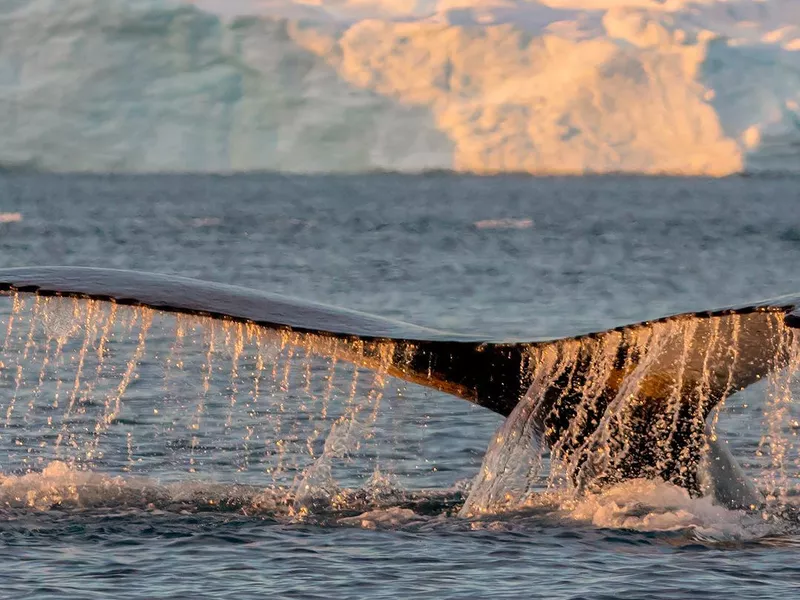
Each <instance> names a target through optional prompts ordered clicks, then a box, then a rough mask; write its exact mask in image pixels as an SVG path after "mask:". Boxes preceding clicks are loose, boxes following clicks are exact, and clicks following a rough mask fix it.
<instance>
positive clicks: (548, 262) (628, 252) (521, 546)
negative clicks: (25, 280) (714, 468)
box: [0, 174, 800, 598]
mask: <svg viewBox="0 0 800 600" xmlns="http://www.w3.org/2000/svg"><path fill="white" fill-rule="evenodd" d="M799 183H800V182H799V181H798V180H793V179H777V178H776V179H741V178H733V179H724V180H698V179H657V178H655V179H654V178H614V177H610V178H586V179H532V178H527V177H499V178H474V177H461V176H458V177H457V176H450V175H426V176H395V175H370V176H352V177H301V176H293V177H285V176H279V175H248V176H234V177H213V176H207V177H194V176H161V177H112V176H103V177H101V176H48V175H33V174H9V175H5V176H3V177H2V179H0V213H3V214H10V215H14V218H13V219H11V218H9V219H4V220H3V222H2V223H0V267H11V266H25V265H48V264H65V265H84V266H103V267H116V268H128V269H138V270H150V271H157V272H162V273H174V274H180V275H188V276H195V277H200V278H205V279H210V280H215V281H221V282H227V283H236V284H241V285H246V286H249V287H253V288H256V289H263V290H267V291H271V292H279V293H284V294H289V295H294V296H299V297H302V298H306V299H311V300H317V301H322V302H326V303H331V304H336V305H340V306H344V307H348V308H356V309H359V310H364V311H368V312H373V313H376V314H381V315H384V316H388V317H394V318H400V319H403V320H406V321H410V322H414V323H418V324H422V325H429V326H434V327H438V328H440V329H448V330H455V331H460V332H464V333H469V334H485V335H486V336H487V337H489V338H493V339H498V338H499V339H514V340H523V341H524V340H530V339H535V338H541V337H547V336H560V335H571V334H576V333H581V332H586V331H592V330H600V329H605V328H608V327H612V326H615V325H620V324H624V323H627V322H632V321H637V320H642V319H647V318H654V317H659V316H663V315H665V314H668V313H672V312H678V311H682V310H697V309H706V308H715V307H718V306H725V305H729V304H738V303H743V302H746V301H750V300H754V299H760V298H764V297H769V296H775V295H780V294H784V293H789V292H793V291H798V290H800V275H798V274H797V273H796V272H795V271H796V269H795V268H794V265H796V264H797V259H798V258H799V257H800V241H799V240H800V216H797V215H796V214H795V211H794V207H795V206H796V205H797V201H798V200H800V197H798V194H799V193H800V192H798V190H799V189H800V186H798V184H799ZM0 302H2V309H1V310H2V313H0V314H2V324H3V331H2V332H0V334H2V336H3V339H0V343H3V344H4V346H3V351H4V355H3V359H2V360H3V366H2V369H0V373H2V387H1V388H0V389H1V391H2V397H1V398H0V450H1V451H2V454H0V460H2V475H0V505H2V506H0V511H2V512H1V513H0V514H1V516H2V524H0V543H2V546H0V552H2V555H3V556H2V564H3V567H2V568H0V573H2V580H3V587H2V591H0V595H4V596H7V597H75V596H79V597H98V598H100V597H107V596H109V595H110V594H112V593H113V594H114V595H115V596H119V597H186V596H195V597H258V596H274V595H285V596H290V595H291V596H293V597H310V598H313V597H331V596H335V597H387V598H388V597H421V598H423V597H431V596H434V595H435V596H441V597H452V598H467V597H511V596H520V595H523V596H525V597H547V598H561V597H563V598H575V597H593V598H597V597H612V596H614V597H618V596H619V595H620V594H627V595H628V596H631V597H670V598H674V597H695V596H697V597H700V596H703V597H706V596H707V595H708V594H712V595H729V596H734V597H759V598H763V597H779V596H780V597H785V596H787V595H789V594H791V593H792V591H793V590H794V589H795V586H796V585H797V584H796V582H797V579H798V576H800V571H799V570H798V568H797V567H796V566H795V562H796V560H795V559H796V556H797V554H796V550H795V548H796V546H797V544H798V542H799V541H800V524H799V523H798V520H797V517H796V514H795V513H794V511H793V505H794V502H795V500H794V499H795V497H796V495H797V489H798V488H797V481H796V478H797V474H798V471H800V467H798V464H797V444H796V441H795V437H796V432H797V431H798V430H800V425H798V421H797V418H798V416H799V415H800V411H798V410H797V408H796V407H795V406H794V402H793V394H792V387H793V385H794V384H793V381H792V380H791V378H783V379H780V378H779V379H773V380H771V381H768V382H765V383H763V384H759V385H757V386H754V387H753V388H752V389H750V390H748V391H747V392H744V393H742V394H738V395H735V396H733V397H732V398H730V399H729V400H728V401H727V402H726V406H725V408H724V410H723V412H722V414H720V415H719V420H718V433H719V435H720V437H721V439H724V440H725V441H726V442H727V443H728V445H729V447H730V448H731V450H732V452H733V454H734V455H736V456H737V458H738V459H739V461H740V462H741V463H742V465H743V466H744V468H745V471H746V472H747V474H748V475H749V476H750V477H752V478H753V479H754V480H755V481H756V483H757V484H758V485H759V487H760V488H761V489H762V490H763V491H764V492H766V493H767V494H768V495H769V496H770V497H771V498H773V499H775V498H777V499H778V500H777V501H776V502H777V504H778V505H779V506H780V507H782V510H781V511H750V512H744V511H732V510H727V509H724V508H721V507H719V506H716V505H714V504H713V503H712V502H711V501H709V500H708V499H692V498H690V497H689V496H688V495H687V494H686V493H685V492H684V491H683V490H681V489H679V488H676V487H673V486H669V485H667V484H664V483H657V482H649V481H634V482H629V483H625V484H621V485H618V486H615V487H613V488H611V489H609V490H606V491H605V492H603V493H601V494H599V495H598V494H590V495H586V496H575V495H574V494H569V493H566V491H565V490H564V488H563V487H561V486H559V485H557V484H556V485H554V482H553V481H552V480H550V478H549V473H548V471H547V467H548V466H549V465H547V464H543V465H539V466H541V467H543V468H541V469H538V467H537V470H535V472H531V471H530V470H528V472H529V474H530V475H531V477H530V479H529V480H528V481H527V482H526V486H525V488H524V489H523V490H518V489H517V488H516V487H514V486H511V488H509V489H514V490H517V491H518V492H519V494H517V496H516V497H515V498H516V500H517V501H516V502H515V503H514V504H513V505H507V504H506V505H504V504H503V503H500V504H499V505H491V504H486V503H484V504H483V505H482V508H488V510H479V511H469V510H466V511H465V510H464V507H465V506H469V505H468V504H467V505H465V501H466V500H467V498H469V495H470V493H471V492H472V491H473V487H474V485H475V481H476V479H475V477H476V475H478V474H479V473H480V472H481V466H482V463H483V462H484V461H485V460H488V459H492V458H493V457H495V458H496V457H497V450H496V447H495V446H496V444H495V442H496V439H497V432H498V431H499V432H502V431H503V429H502V428H501V426H502V425H503V420H502V418H501V417H499V416H498V415H495V414H492V413H490V412H488V411H486V410H485V409H481V408H476V407H473V406H471V405H470V404H468V403H466V402H464V401H463V400H459V399H456V398H454V397H450V396H447V395H444V394H440V393H438V392H433V391H430V390H426V389H424V388H421V387H419V386H416V385H413V384H405V383H403V382H400V381H398V380H395V379H393V378H392V377H390V376H388V375H387V373H386V369H385V368H382V367H381V364H380V360H378V361H377V363H375V364H372V365H371V366H372V367H373V368H371V369H366V368H363V367H359V366H358V365H354V364H352V362H349V361H347V360H342V361H335V360H334V361H331V360H329V359H325V360H323V359H322V358H320V356H319V353H318V352H315V351H314V348H313V347H312V346H313V345H312V344H311V343H309V344H308V345H306V346H304V345H303V344H299V345H298V344H292V343H287V342H288V341H287V340H286V339H282V338H281V336H280V335H276V334H268V333H265V332H262V331H257V330H254V329H253V328H249V327H247V326H245V325H239V324H232V323H224V322H207V321H206V320H203V319H197V318H189V317H175V316H173V315H163V314H160V313H154V312H153V311H147V310H141V309H139V310H134V309H130V308H125V307H114V306H112V305H108V304H104V303H93V302H85V301H73V300H57V299H43V298H40V299H36V298H34V297H32V296H26V295H19V296H11V297H7V298H4V299H2V300H1V301H0ZM523 424H524V423H523ZM510 425H513V423H511V424H506V427H509V426H510ZM522 433H524V427H523V428H522ZM514 448H515V451H518V454H519V456H518V457H516V458H515V457H514V456H512V457H511V458H512V459H514V460H512V462H514V461H515V460H517V458H518V459H519V460H527V459H529V458H530V453H527V452H525V450H524V447H523V448H522V450H521V451H520V450H519V447H517V446H515V447H514ZM487 450H488V454H487ZM493 451H494V452H495V454H492V452H493ZM501 458H502V459H503V460H506V461H507V460H508V458H509V457H508V456H505V455H502V453H501ZM543 461H544V463H547V457H544V459H543ZM515 464H518V461H517V462H516V463H515ZM515 485H516V483H515ZM773 505H775V502H773Z"/></svg>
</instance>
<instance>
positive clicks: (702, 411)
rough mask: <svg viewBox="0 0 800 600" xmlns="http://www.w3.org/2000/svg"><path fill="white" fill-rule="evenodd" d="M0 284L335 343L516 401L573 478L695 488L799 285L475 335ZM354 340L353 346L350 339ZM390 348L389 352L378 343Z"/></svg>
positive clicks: (33, 275) (794, 304)
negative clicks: (513, 335)
mask: <svg viewBox="0 0 800 600" xmlns="http://www.w3.org/2000/svg"><path fill="white" fill-rule="evenodd" d="M0 293H31V294H37V295H41V296H64V297H74V298H86V299H94V300H102V301H108V302H114V303H117V304H124V305H132V306H141V307H148V308H151V309H155V310H159V311H167V312H175V313H184V314H189V315H198V316H207V317H210V318H214V319H226V320H232V321H237V322H242V323H247V324H253V325H255V326H258V327H262V328H265V329H272V330H278V331H281V332H284V333H287V334H290V335H291V336H294V337H293V338H292V339H295V340H297V343H300V340H302V339H304V338H305V339H308V336H314V337H316V338H319V339H320V340H334V341H336V342H337V343H334V344H325V343H322V344H320V345H319V346H320V348H321V350H320V352H321V353H323V354H324V353H326V352H327V353H329V354H334V353H335V355H336V356H337V357H340V358H344V359H346V360H351V361H352V362H356V363H358V364H362V365H365V366H367V367H372V368H375V366H376V364H377V357H378V356H382V357H383V358H382V360H381V364H382V365H383V367H384V368H387V370H388V372H389V373H390V374H391V375H393V376H396V377H399V378H401V379H405V380H408V381H412V382H414V383H418V384H422V385H425V386H428V387H431V388H435V389H437V390H441V391H444V392H447V393H450V394H453V395H455V396H458V397H461V398H464V399H466V400H469V401H471V402H474V403H476V404H478V405H480V406H484V407H486V408H488V409H490V410H492V411H494V412H497V413H500V414H502V415H504V416H508V415H509V414H511V412H512V411H513V410H514V408H515V407H516V406H517V405H518V404H519V403H520V402H522V401H524V402H528V403H530V410H529V411H527V413H526V414H530V417H529V418H530V419H532V423H533V425H534V428H535V429H536V431H538V433H539V434H540V435H541V436H542V438H543V440H544V441H545V442H546V444H547V445H548V447H549V448H550V451H551V453H552V456H553V457H554V458H555V459H557V460H558V461H559V462H561V463H562V464H564V465H565V466H566V470H567V472H568V474H569V476H570V478H571V479H572V481H573V482H575V483H576V484H577V485H579V486H582V487H587V486H588V487H592V486H602V485H606V484H608V483H613V482H616V481H619V480H622V479H627V478H635V477H659V478H663V479H664V480H666V481H670V482H673V483H675V484H677V485H681V486H683V487H685V488H687V489H689V490H690V492H693V493H698V494H699V493H701V491H702V490H701V486H700V482H699V476H698V468H699V466H700V463H701V461H702V458H703V456H704V453H705V452H706V450H707V448H708V444H707V433H706V420H707V417H708V415H709V414H710V412H711V411H712V409H713V408H714V407H715V406H717V405H719V404H720V403H721V402H723V401H724V400H725V398H727V397H728V396H729V395H731V394H733V393H735V392H737V391H739V390H741V389H744V388H745V387H747V386H749V385H751V384H753V383H755V382H757V381H758V380H760V379H762V378H764V377H766V376H767V375H769V374H770V373H772V372H774V371H776V370H780V369H782V368H784V367H786V366H787V365H788V364H789V363H790V361H791V360H792V359H793V350H792V349H793V347H794V346H793V341H794V330H795V328H798V327H800V296H785V297H782V298H778V299H774V300H768V301H762V302H758V303H752V304H747V305H744V306H738V307H729V308H724V309H719V310H713V311H703V312H692V313H682V314H676V315H671V316H667V317H663V318H660V319H657V320H653V321H645V322H640V323H634V324H631V325H626V326H623V327H618V328H615V329H611V330H608V331H602V332H593V333H587V334H582V335H575V336H573V337H567V338H562V339H542V340H534V341H529V342H516V341H513V342H512V341H503V340H490V339H481V338H476V337H474V336H469V335H462V334H457V333H450V332H446V331H440V330H437V329H431V328H426V327H419V326H416V325H412V324H408V323H404V322H400V321H395V320H391V319H386V318H382V317H378V316H374V315H370V314H366V313H361V312H357V311H352V310H347V309H342V308H336V307H332V306H327V305H323V304H317V303H311V302H306V301H302V300H297V299H293V298H288V297H285V296H280V295H275V294H269V293H266V292H260V291H256V290H251V289H248V288H244V287H237V286H230V285H224V284H219V283H211V282H205V281H199V280H196V279H189V278H185V277H178V276H168V275H157V274H151V273H142V272H134V271H121V270H112V269H94V268H80V267H30V268H15V269H0ZM356 348H357V349H358V351H356ZM387 349H388V351H389V352H390V356H389V357H388V360H387V358H386V352H387Z"/></svg>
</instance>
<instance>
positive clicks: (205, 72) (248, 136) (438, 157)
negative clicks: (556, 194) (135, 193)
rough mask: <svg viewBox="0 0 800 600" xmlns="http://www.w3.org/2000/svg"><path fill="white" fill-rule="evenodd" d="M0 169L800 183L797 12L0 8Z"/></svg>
mask: <svg viewBox="0 0 800 600" xmlns="http://www.w3.org/2000/svg"><path fill="white" fill-rule="evenodd" d="M0 106H2V110H1V111H0V135H2V140H3V143H2V144H0V168H3V167H6V168H30V169H39V170H48V171H96V172H165V171H167V172H235V171H252V170H278V171H287V172H302V173H315V172H365V171H374V170H391V171H402V172H419V171H425V170H434V169H435V170H456V171H463V172H473V173H486V174H490V173H504V172H526V173H533V174H586V173H646V174H679V175H711V176H724V175H728V174H733V173H762V172H774V173H800V1H798V0H727V1H726V0H693V1H688V0H540V1H538V2H537V1H534V0H295V1H292V0H194V1H189V0H4V1H3V2H2V3H1V4H0Z"/></svg>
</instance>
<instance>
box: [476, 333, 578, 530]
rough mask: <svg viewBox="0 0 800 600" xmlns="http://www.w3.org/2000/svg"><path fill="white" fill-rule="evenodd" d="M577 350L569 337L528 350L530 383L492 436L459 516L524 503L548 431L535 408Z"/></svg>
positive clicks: (539, 464)
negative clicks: (543, 427) (532, 354)
mask: <svg viewBox="0 0 800 600" xmlns="http://www.w3.org/2000/svg"><path fill="white" fill-rule="evenodd" d="M578 350H579V347H578V344H577V343H576V342H571V341H567V342H564V343H563V344H560V345H559V346H556V347H553V346H546V347H545V348H544V349H543V350H541V351H539V350H538V349H532V350H531V351H532V352H533V353H535V354H536V357H535V359H534V360H533V361H532V362H533V364H534V365H535V366H534V375H533V383H532V384H531V386H530V389H529V390H528V393H527V394H526V395H525V398H523V400H522V401H521V402H520V403H519V404H517V406H516V408H515V409H514V411H513V412H512V413H511V415H509V417H508V418H507V419H506V420H505V422H504V423H503V425H502V426H501V427H500V429H499V430H498V431H497V433H496V434H495V436H494V437H493V438H492V442H491V444H490V446H489V448H488V450H487V451H486V454H485V456H484V458H483V464H482V465H481V468H480V471H479V472H478V475H477V476H476V478H475V480H474V481H473V483H472V489H471V490H470V494H469V496H468V497H467V500H466V502H465V503H464V506H463V508H462V509H461V516H464V517H471V516H476V515H479V514H483V513H489V512H502V511H507V510H514V509H518V508H520V507H522V506H524V504H525V503H526V502H527V500H528V498H529V495H530V494H531V492H532V485H533V484H534V483H535V479H536V476H537V475H538V473H539V469H540V468H541V465H542V452H543V449H544V445H543V437H544V436H545V435H546V432H544V431H542V430H541V428H542V426H543V423H542V420H541V419H540V416H541V413H540V412H539V411H538V409H539V408H540V407H541V404H542V402H543V401H545V397H546V395H547V392H548V391H549V390H550V389H551V387H552V385H553V383H554V382H555V381H556V380H557V379H558V378H559V377H561V376H562V375H563V374H564V373H565V372H566V371H567V370H568V369H569V368H570V367H572V366H573V365H574V364H575V362H576V359H577V353H578Z"/></svg>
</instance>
